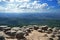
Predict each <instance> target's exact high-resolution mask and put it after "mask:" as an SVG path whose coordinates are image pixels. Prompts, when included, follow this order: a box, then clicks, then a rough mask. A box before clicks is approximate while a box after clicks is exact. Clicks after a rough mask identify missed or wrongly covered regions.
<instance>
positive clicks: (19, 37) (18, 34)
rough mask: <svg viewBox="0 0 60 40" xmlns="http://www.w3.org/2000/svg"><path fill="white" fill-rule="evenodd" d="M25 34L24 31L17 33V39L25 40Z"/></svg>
mask: <svg viewBox="0 0 60 40" xmlns="http://www.w3.org/2000/svg"><path fill="white" fill-rule="evenodd" d="M24 34H25V33H24V32H23V31H18V32H17V33H16V38H17V39H23V38H25V37H24Z"/></svg>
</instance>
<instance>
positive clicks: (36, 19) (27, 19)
mask: <svg viewBox="0 0 60 40" xmlns="http://www.w3.org/2000/svg"><path fill="white" fill-rule="evenodd" d="M28 24H29V25H33V24H38V25H50V26H51V25H52V26H57V25H59V26H60V13H20V14H19V13H0V25H9V26H21V25H28Z"/></svg>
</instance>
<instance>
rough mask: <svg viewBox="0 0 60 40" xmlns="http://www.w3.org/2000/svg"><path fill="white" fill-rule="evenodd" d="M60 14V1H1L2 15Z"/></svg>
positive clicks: (0, 9) (0, 10)
mask: <svg viewBox="0 0 60 40" xmlns="http://www.w3.org/2000/svg"><path fill="white" fill-rule="evenodd" d="M1 12H2V13H60V0H0V13H1Z"/></svg>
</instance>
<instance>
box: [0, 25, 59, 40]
mask: <svg viewBox="0 0 60 40" xmlns="http://www.w3.org/2000/svg"><path fill="white" fill-rule="evenodd" d="M0 40H60V28H58V27H54V28H51V27H48V26H47V25H45V26H38V25H28V26H23V27H22V28H20V27H13V28H11V27H8V26H0Z"/></svg>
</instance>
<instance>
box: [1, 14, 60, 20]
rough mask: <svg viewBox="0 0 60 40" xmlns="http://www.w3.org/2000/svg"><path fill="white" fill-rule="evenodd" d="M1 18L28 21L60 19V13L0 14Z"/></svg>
mask: <svg viewBox="0 0 60 40" xmlns="http://www.w3.org/2000/svg"><path fill="white" fill-rule="evenodd" d="M0 17H7V18H26V19H60V13H20V14H19V13H0Z"/></svg>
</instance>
